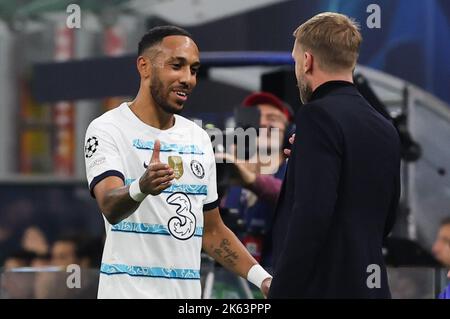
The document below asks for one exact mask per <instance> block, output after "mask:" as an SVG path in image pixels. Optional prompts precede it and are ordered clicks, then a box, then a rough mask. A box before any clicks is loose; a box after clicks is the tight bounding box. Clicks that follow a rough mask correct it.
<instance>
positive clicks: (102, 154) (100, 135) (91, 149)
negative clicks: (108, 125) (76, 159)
mask: <svg viewBox="0 0 450 319" xmlns="http://www.w3.org/2000/svg"><path fill="white" fill-rule="evenodd" d="M84 159H85V164H86V176H87V180H88V184H89V189H90V191H91V195H92V196H93V197H95V196H94V192H93V191H94V187H95V185H97V184H98V183H99V182H100V181H101V180H103V179H104V178H106V177H109V176H117V177H119V178H121V179H122V180H125V178H124V174H123V165H122V160H121V157H120V154H119V150H118V148H117V144H116V143H115V141H114V139H113V137H112V135H111V132H109V131H108V130H107V129H105V128H100V125H99V123H97V122H95V121H94V122H92V123H91V124H90V125H89V127H88V129H87V131H86V136H85V141H84Z"/></svg>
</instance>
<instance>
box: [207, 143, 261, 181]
mask: <svg viewBox="0 0 450 319" xmlns="http://www.w3.org/2000/svg"><path fill="white" fill-rule="evenodd" d="M216 160H217V161H220V162H225V163H232V164H233V165H234V166H235V168H236V170H235V172H236V174H234V176H232V182H233V184H236V185H240V186H243V187H247V186H249V185H251V184H253V183H254V182H255V180H256V177H257V175H258V174H259V166H260V164H259V162H258V157H257V154H255V155H254V156H253V157H252V158H250V159H248V160H240V159H238V158H237V155H236V148H235V146H234V145H233V146H231V148H230V153H219V154H216Z"/></svg>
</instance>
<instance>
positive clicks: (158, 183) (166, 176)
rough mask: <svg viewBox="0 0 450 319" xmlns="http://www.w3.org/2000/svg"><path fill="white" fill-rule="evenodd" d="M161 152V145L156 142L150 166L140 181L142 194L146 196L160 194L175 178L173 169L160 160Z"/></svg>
mask: <svg viewBox="0 0 450 319" xmlns="http://www.w3.org/2000/svg"><path fill="white" fill-rule="evenodd" d="M160 150H161V143H160V141H159V140H156V141H155V145H154V147H153V153H152V157H151V158H150V163H149V164H148V167H147V169H146V171H145V173H144V175H142V176H141V178H140V180H139V187H140V189H141V192H143V193H145V194H151V195H158V194H160V193H161V192H162V191H163V190H165V189H166V188H168V187H169V186H170V185H172V183H171V181H172V180H173V179H174V178H175V175H174V172H173V169H171V168H170V167H169V165H167V164H164V163H162V162H161V160H160V159H159V152H160Z"/></svg>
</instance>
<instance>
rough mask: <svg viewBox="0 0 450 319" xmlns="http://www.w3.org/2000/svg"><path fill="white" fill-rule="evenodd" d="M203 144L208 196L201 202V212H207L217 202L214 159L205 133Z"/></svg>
mask: <svg viewBox="0 0 450 319" xmlns="http://www.w3.org/2000/svg"><path fill="white" fill-rule="evenodd" d="M205 135H206V138H205V142H204V143H205V144H206V145H207V147H206V151H205V152H206V154H205V155H206V157H207V161H208V166H209V169H208V173H209V174H208V180H207V183H208V184H207V185H208V194H207V195H206V198H205V199H204V201H203V211H208V210H211V209H214V208H216V207H218V206H219V200H218V197H219V196H218V195H217V177H216V158H215V156H214V150H213V147H212V144H211V140H210V139H209V135H208V134H207V133H206V132H205Z"/></svg>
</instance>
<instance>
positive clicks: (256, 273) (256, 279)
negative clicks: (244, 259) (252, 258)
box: [247, 264, 272, 288]
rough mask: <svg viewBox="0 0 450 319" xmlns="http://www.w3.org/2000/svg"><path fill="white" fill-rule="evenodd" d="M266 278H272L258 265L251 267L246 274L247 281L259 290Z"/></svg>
mask: <svg viewBox="0 0 450 319" xmlns="http://www.w3.org/2000/svg"><path fill="white" fill-rule="evenodd" d="M267 278H272V276H271V275H270V274H269V273H268V272H267V271H266V270H265V269H264V268H263V267H262V266H261V265H260V264H255V265H253V266H252V267H251V268H250V270H249V271H248V274H247V280H248V281H250V282H251V283H252V284H254V285H255V286H256V287H258V288H261V285H262V283H263V281H264V280H266V279H267Z"/></svg>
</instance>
